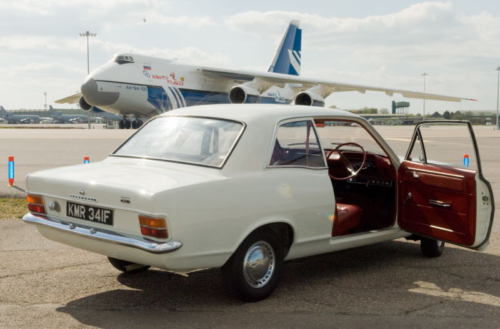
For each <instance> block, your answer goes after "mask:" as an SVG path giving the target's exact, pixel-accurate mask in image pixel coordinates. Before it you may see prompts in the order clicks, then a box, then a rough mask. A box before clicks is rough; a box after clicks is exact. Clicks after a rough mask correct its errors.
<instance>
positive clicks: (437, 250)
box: [420, 238, 444, 257]
mask: <svg viewBox="0 0 500 329" xmlns="http://www.w3.org/2000/svg"><path fill="white" fill-rule="evenodd" d="M443 250H444V241H440V240H434V239H427V238H422V239H421V240H420V251H421V252H422V255H424V256H425V257H439V256H441V254H442V253H443Z"/></svg>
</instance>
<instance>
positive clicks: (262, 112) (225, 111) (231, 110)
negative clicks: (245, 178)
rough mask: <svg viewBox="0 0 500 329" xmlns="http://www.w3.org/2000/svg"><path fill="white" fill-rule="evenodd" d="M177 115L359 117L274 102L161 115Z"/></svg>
mask: <svg viewBox="0 0 500 329" xmlns="http://www.w3.org/2000/svg"><path fill="white" fill-rule="evenodd" d="M178 115H183V116H184V115H187V116H202V117H214V118H224V119H229V120H234V121H242V122H252V121H266V122H268V121H273V122H276V121H281V120H286V119H291V118H299V117H309V116H315V117H319V116H323V117H324V116H332V117H345V118H360V117H359V116H358V115H355V114H352V113H350V112H347V111H342V110H334V109H329V108H326V107H317V106H300V105H276V104H216V105H201V106H189V107H185V108H181V109H177V110H173V111H169V112H167V113H165V114H162V115H161V116H178Z"/></svg>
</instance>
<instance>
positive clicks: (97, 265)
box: [0, 126, 500, 329]
mask: <svg viewBox="0 0 500 329" xmlns="http://www.w3.org/2000/svg"><path fill="white" fill-rule="evenodd" d="M377 129H378V130H379V132H380V133H381V134H382V135H383V136H384V137H385V138H386V139H387V140H388V142H389V144H390V145H391V146H392V147H393V148H394V149H396V150H397V151H399V153H404V151H406V147H407V145H408V143H409V140H410V138H411V134H412V127H387V126H378V127H377ZM475 131H476V135H477V137H478V142H479V146H480V150H481V155H482V163H483V170H484V174H485V176H486V177H487V178H488V179H489V180H490V182H491V183H492V186H493V189H494V191H495V194H496V197H497V202H496V205H497V209H499V208H498V205H499V202H498V200H499V199H500V170H499V169H500V168H499V164H500V132H498V131H494V130H493V129H492V127H475ZM131 133H132V131H127V130H93V131H85V130H77V131H65V130H48V131H47V130H43V131H41V130H31V131H29V130H26V131H16V130H14V131H8V132H5V131H2V129H0V159H5V160H6V159H7V156H8V155H15V156H16V162H17V167H16V169H17V170H18V176H17V177H18V179H17V183H18V184H19V185H20V186H23V185H22V184H23V183H24V182H23V180H22V177H21V176H22V175H23V174H25V173H28V172H31V171H34V170H39V169H43V168H49V167H54V166H59V165H67V164H77V163H81V161H82V158H83V156H84V155H89V156H91V158H92V160H93V161H97V160H100V159H102V158H104V157H105V156H106V155H107V154H108V153H110V152H111V151H112V150H113V149H114V148H115V147H117V146H118V145H119V144H120V143H121V142H122V141H123V140H124V139H125V138H126V137H128V136H129V135H130V134H131ZM442 134H443V136H439V134H438V135H437V136H433V138H434V140H435V141H440V138H448V139H451V140H452V142H450V141H449V140H448V141H446V142H447V143H454V144H457V145H461V143H462V140H461V139H460V138H461V136H454V135H453V132H452V131H450V130H444V131H443V132H442ZM450 145H451V144H450ZM455 146H456V145H455ZM0 171H1V174H2V175H3V176H0V177H1V179H2V185H4V186H5V184H6V163H4V162H2V163H1V165H0ZM3 182H5V183H3ZM9 190H10V188H7V187H2V191H4V193H5V191H9ZM498 219H499V216H498V214H497V216H496V223H495V225H494V230H493V233H492V238H491V244H490V245H489V246H488V248H487V249H486V250H485V251H483V252H476V251H471V250H468V249H463V248H459V247H454V246H448V247H447V248H446V250H445V253H444V255H443V256H442V257H440V258H434V259H427V258H423V257H421V256H420V251H419V247H418V244H416V243H414V242H407V241H405V240H397V241H392V242H386V243H382V244H378V245H373V246H367V247H363V248H357V249H352V250H346V251H342V252H337V253H332V254H327V255H322V256H316V257H310V258H306V259H301V260H295V261H292V262H287V263H286V268H285V275H284V278H283V281H282V283H281V285H280V286H279V287H278V289H277V290H276V292H275V293H274V294H273V295H272V296H271V297H270V298H269V299H267V300H264V301H261V302H258V303H250V304H245V303H241V302H239V301H237V300H234V299H232V298H231V297H228V296H227V295H226V294H225V292H224V290H223V284H222V280H221V276H220V272H219V271H218V270H210V271H204V272H199V273H195V274H193V275H191V277H189V278H185V277H181V276H178V275H173V274H169V273H167V272H165V271H161V270H157V269H153V270H150V271H148V272H146V273H143V274H137V275H120V274H119V272H118V271H116V270H115V269H114V268H113V267H111V265H109V264H108V262H107V260H106V258H105V257H103V256H100V255H95V254H92V253H89V252H85V251H81V250H78V249H75V248H70V247H67V246H64V245H60V244H57V243H54V242H51V241H48V240H46V239H44V238H42V237H41V236H40V234H39V233H38V232H37V231H36V228H34V227H32V226H30V225H26V224H24V223H22V222H21V221H20V220H15V219H7V220H6V219H4V220H0V264H2V266H0V328H40V327H43V328H82V327H93V328H95V327H97V328H144V327H162V328H332V327H338V328H366V327H369V328H395V327H397V328H400V327H406V328H422V327H425V328H448V327H453V328H455V329H458V328H487V329H489V328H492V329H493V328H498V327H499V323H500V230H499V224H498V222H499V221H498Z"/></svg>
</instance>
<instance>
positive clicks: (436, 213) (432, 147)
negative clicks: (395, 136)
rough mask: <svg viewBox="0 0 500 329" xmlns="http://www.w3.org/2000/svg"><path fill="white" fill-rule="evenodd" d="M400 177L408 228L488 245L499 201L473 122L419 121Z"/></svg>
mask: <svg viewBox="0 0 500 329" xmlns="http://www.w3.org/2000/svg"><path fill="white" fill-rule="evenodd" d="M398 177H399V179H398V184H399V186H398V224H399V226H400V227H401V228H402V229H403V230H405V231H408V232H410V233H414V234H416V235H418V236H424V237H428V238H433V239H436V240H443V241H448V242H451V243H455V244H458V245H461V246H464V247H469V248H474V249H479V248H482V247H484V246H486V244H487V242H488V239H489V235H490V232H491V227H492V224H493V215H494V204H495V203H494V200H493V192H492V190H491V186H490V184H489V182H488V181H487V180H486V179H485V178H484V176H483V174H482V171H481V161H480V158H479V150H478V147H477V142H476V138H475V135H474V131H473V130H472V125H471V124H470V122H464V121H430V122H422V123H419V124H418V125H417V126H416V127H415V132H414V134H413V138H412V141H411V143H410V147H409V149H408V152H407V154H406V156H405V159H404V161H403V162H402V163H401V166H400V167H399V171H398Z"/></svg>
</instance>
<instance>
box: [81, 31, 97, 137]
mask: <svg viewBox="0 0 500 329" xmlns="http://www.w3.org/2000/svg"><path fill="white" fill-rule="evenodd" d="M96 35H97V34H96V33H91V32H89V31H86V32H82V33H80V36H81V37H85V38H86V39H87V75H89V73H90V55H89V38H91V37H95V36H96ZM87 118H88V128H89V129H90V111H89V113H88V116H87Z"/></svg>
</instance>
